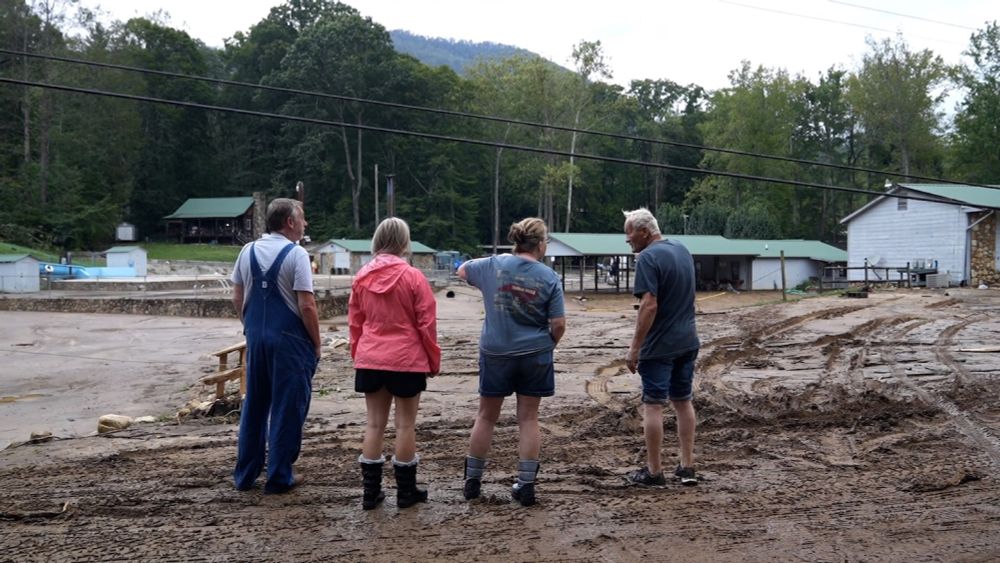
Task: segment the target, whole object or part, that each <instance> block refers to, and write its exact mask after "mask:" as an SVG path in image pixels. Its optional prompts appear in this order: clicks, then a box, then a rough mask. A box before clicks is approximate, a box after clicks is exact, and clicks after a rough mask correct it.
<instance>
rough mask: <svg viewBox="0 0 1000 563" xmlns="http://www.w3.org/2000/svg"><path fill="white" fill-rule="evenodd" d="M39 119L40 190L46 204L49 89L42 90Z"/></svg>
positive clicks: (50, 103) (50, 118)
mask: <svg viewBox="0 0 1000 563" xmlns="http://www.w3.org/2000/svg"><path fill="white" fill-rule="evenodd" d="M41 102H42V103H41V105H40V110H41V115H40V119H39V123H38V125H39V137H40V138H39V143H38V145H39V147H38V149H39V151H38V190H39V195H40V196H41V197H40V199H41V203H42V205H45V204H46V203H48V199H49V148H50V147H49V145H50V143H49V140H50V137H49V129H51V124H52V96H51V94H49V92H48V91H46V90H43V91H42V100H41Z"/></svg>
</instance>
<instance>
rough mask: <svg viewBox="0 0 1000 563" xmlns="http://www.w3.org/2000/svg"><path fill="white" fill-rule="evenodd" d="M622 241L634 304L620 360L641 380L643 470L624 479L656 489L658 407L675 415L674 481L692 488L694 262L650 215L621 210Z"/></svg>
mask: <svg viewBox="0 0 1000 563" xmlns="http://www.w3.org/2000/svg"><path fill="white" fill-rule="evenodd" d="M625 238H626V240H627V241H628V243H629V245H630V246H631V247H632V251H633V252H636V253H638V254H639V255H638V257H637V258H636V265H635V290H634V293H635V296H636V297H638V298H639V299H640V305H639V314H638V316H637V318H636V323H635V333H634V335H633V337H632V344H631V346H630V347H629V351H628V355H627V356H626V358H625V363H626V366H627V367H628V369H629V371H631V372H632V373H635V372H636V371H637V370H638V372H639V377H640V378H641V379H642V402H643V418H644V421H645V423H644V427H643V434H644V436H645V439H646V454H647V460H646V465H645V466H644V467H642V468H640V469H638V470H635V471H632V472H631V473H629V474H628V476H627V479H628V481H629V482H630V483H632V484H635V485H646V486H649V485H663V484H665V483H666V479H665V478H664V477H663V470H662V467H661V461H660V449H661V446H662V442H663V405H665V404H666V403H667V402H669V403H670V404H671V405H672V406H673V407H674V412H675V413H677V439H678V442H679V446H680V458H681V459H680V464H679V465H678V466H677V468H676V469H675V470H674V475H675V476H676V477H677V478H678V479H680V481H681V483H683V484H685V485H694V484H697V482H698V481H697V479H696V478H695V473H694V430H695V412H694V405H693V404H692V402H691V399H692V384H693V381H694V366H695V360H696V359H697V357H698V348H699V346H700V343H699V341H698V332H697V330H696V329H695V322H694V285H695V272H694V258H692V256H691V253H690V252H688V250H687V249H686V248H684V245H682V244H680V243H678V242H676V241H668V240H664V239H663V237H662V236H661V235H660V228H659V225H657V222H656V217H654V216H653V214H652V213H650V212H649V211H648V210H647V209H644V208H640V209H636V210H635V211H627V212H625Z"/></svg>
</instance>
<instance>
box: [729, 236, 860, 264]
mask: <svg viewBox="0 0 1000 563" xmlns="http://www.w3.org/2000/svg"><path fill="white" fill-rule="evenodd" d="M726 240H727V241H728V243H729V244H732V245H734V246H737V247H740V248H741V249H743V250H745V251H746V253H747V254H752V255H756V256H759V257H760V258H780V257H781V251H782V250H784V251H785V258H809V259H812V260H819V261H821V262H847V251H846V250H841V249H839V248H837V247H835V246H831V245H829V244H826V243H825V242H820V241H818V240H802V239H785V240H747V239H743V240H740V239H726Z"/></svg>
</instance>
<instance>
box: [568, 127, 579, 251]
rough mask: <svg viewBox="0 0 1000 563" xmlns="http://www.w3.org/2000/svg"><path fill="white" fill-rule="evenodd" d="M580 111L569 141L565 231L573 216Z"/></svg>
mask: <svg viewBox="0 0 1000 563" xmlns="http://www.w3.org/2000/svg"><path fill="white" fill-rule="evenodd" d="M580 111H581V109H579V108H578V109H577V110H576V116H575V117H574V118H573V135H572V137H571V138H570V142H569V187H568V188H567V189H566V229H565V232H567V233H568V232H569V226H570V222H571V221H572V218H573V170H574V168H573V166H574V163H575V161H576V129H577V127H579V126H580Z"/></svg>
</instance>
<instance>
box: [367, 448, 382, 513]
mask: <svg viewBox="0 0 1000 563" xmlns="http://www.w3.org/2000/svg"><path fill="white" fill-rule="evenodd" d="M384 464H385V461H384V459H383V461H379V462H376V463H365V462H363V461H362V462H361V484H362V486H364V488H365V492H364V496H362V497H361V508H364V509H365V510H371V509H373V508H375V507H376V506H378V505H379V503H380V502H382V501H383V500H385V493H383V492H382V466H383V465H384Z"/></svg>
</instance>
